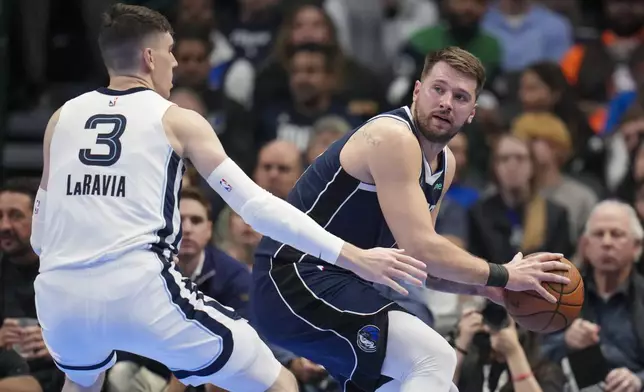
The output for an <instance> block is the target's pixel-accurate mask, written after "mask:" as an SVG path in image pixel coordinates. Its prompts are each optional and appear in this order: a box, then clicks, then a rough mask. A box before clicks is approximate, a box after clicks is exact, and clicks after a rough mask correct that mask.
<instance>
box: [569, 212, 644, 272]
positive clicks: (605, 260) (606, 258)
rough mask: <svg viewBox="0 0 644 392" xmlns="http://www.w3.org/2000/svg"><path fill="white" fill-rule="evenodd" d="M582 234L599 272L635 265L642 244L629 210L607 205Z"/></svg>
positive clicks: (586, 251)
mask: <svg viewBox="0 0 644 392" xmlns="http://www.w3.org/2000/svg"><path fill="white" fill-rule="evenodd" d="M586 229H587V230H586V234H585V235H584V236H583V237H582V238H583V240H582V244H581V245H582V252H583V256H584V258H585V259H586V260H588V261H589V262H590V264H591V265H592V266H593V268H594V269H595V270H596V271H598V272H607V273H608V272H617V271H621V270H623V269H624V268H629V267H630V266H632V264H633V262H634V261H635V258H636V257H637V254H638V252H639V250H640V248H641V244H640V243H639V241H637V240H636V239H635V237H634V235H633V232H632V230H631V221H630V219H629V215H628V212H627V210H626V209H625V208H624V207H622V206H617V205H604V206H602V207H599V208H598V209H597V210H595V212H594V213H593V214H592V215H591V216H590V218H589V219H588V223H587V228H586Z"/></svg>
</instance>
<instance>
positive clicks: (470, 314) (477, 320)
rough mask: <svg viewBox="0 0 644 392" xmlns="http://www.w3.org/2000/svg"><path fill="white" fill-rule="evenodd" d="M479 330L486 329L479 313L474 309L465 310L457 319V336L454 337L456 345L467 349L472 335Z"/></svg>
mask: <svg viewBox="0 0 644 392" xmlns="http://www.w3.org/2000/svg"><path fill="white" fill-rule="evenodd" d="M481 331H487V327H486V326H485V324H483V316H482V315H481V313H479V312H477V311H476V309H469V310H465V311H464V312H463V315H462V316H461V319H460V320H459V321H458V336H457V337H456V339H454V343H455V344H456V347H458V348H460V349H462V350H465V351H467V350H468V349H469V347H470V344H471V343H472V339H473V338H474V335H475V334H476V333H477V332H481Z"/></svg>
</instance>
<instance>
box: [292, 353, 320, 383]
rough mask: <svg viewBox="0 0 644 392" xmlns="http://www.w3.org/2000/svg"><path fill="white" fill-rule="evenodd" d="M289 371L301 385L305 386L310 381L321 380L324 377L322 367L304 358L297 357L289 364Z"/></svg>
mask: <svg viewBox="0 0 644 392" xmlns="http://www.w3.org/2000/svg"><path fill="white" fill-rule="evenodd" d="M288 368H289V370H290V371H291V372H292V373H293V375H294V376H295V378H297V379H298V380H299V381H301V382H302V383H304V384H306V383H307V382H309V381H311V380H316V379H319V378H322V377H324V376H325V375H326V370H325V369H324V366H321V365H318V364H316V363H313V362H311V361H309V360H308V359H306V358H303V357H299V358H295V359H294V360H292V361H291V363H289V366H288Z"/></svg>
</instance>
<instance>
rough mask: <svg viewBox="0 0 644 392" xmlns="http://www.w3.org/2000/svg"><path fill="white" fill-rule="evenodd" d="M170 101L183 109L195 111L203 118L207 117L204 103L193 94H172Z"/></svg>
mask: <svg viewBox="0 0 644 392" xmlns="http://www.w3.org/2000/svg"><path fill="white" fill-rule="evenodd" d="M170 101H172V102H173V103H175V104H176V105H177V106H179V107H181V108H184V109H188V110H194V111H195V112H197V113H199V114H201V115H202V116H205V115H206V107H205V106H204V104H203V102H201V101H200V100H199V99H198V98H197V97H196V96H194V95H192V94H188V93H186V92H180V93H177V94H172V95H171V96H170Z"/></svg>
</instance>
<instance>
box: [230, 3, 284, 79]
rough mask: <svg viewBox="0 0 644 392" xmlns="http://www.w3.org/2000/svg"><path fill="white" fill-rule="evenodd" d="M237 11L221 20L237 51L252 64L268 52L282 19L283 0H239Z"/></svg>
mask: <svg viewBox="0 0 644 392" xmlns="http://www.w3.org/2000/svg"><path fill="white" fill-rule="evenodd" d="M237 3H238V9H237V11H238V12H237V14H236V15H232V18H228V20H220V21H219V23H220V25H221V30H222V31H223V32H224V34H226V36H227V37H228V40H229V41H230V43H231V44H232V45H233V47H234V48H235V49H236V51H237V54H238V55H239V56H241V57H243V58H245V59H247V60H249V61H250V62H251V63H252V64H253V65H255V66H259V65H261V64H262V63H263V62H264V61H265V60H266V59H267V57H268V56H269V54H270V50H271V47H272V44H273V41H274V39H275V34H276V32H277V30H278V29H279V26H280V23H281V21H282V7H281V4H280V3H281V0H239V1H238V2H237Z"/></svg>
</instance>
